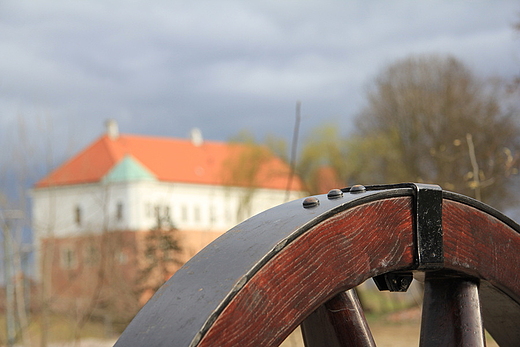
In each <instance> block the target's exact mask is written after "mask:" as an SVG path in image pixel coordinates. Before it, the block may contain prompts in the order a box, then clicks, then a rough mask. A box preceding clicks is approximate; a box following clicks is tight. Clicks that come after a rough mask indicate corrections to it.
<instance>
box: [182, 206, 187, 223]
mask: <svg viewBox="0 0 520 347" xmlns="http://www.w3.org/2000/svg"><path fill="white" fill-rule="evenodd" d="M181 219H182V221H183V222H187V221H188V208H187V207H186V205H182V207H181Z"/></svg>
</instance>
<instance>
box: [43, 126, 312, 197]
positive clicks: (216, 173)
mask: <svg viewBox="0 0 520 347" xmlns="http://www.w3.org/2000/svg"><path fill="white" fill-rule="evenodd" d="M127 155H130V156H132V157H133V158H135V159H137V160H138V161H139V162H140V163H141V164H142V165H144V166H145V167H146V168H147V169H148V170H150V171H151V172H152V173H153V174H154V175H155V177H156V178H157V179H158V180H159V181H166V182H184V183H196V184H209V185H235V186H247V185H248V184H251V181H254V182H255V183H254V185H255V186H257V187H261V188H271V189H285V188H286V185H287V179H288V174H289V167H288V166H287V164H285V163H284V162H283V161H282V160H281V159H279V158H277V157H275V156H274V155H272V154H271V153H269V151H268V150H267V149H265V148H258V147H256V149H252V147H251V146H246V145H239V144H228V143H221V142H212V141H204V142H203V143H202V145H200V146H195V145H194V144H193V143H192V142H191V141H189V140H185V139H172V138H159V137H147V136H137V135H121V136H119V137H118V138H116V139H111V138H110V137H108V136H107V135H103V136H101V137H100V138H99V139H97V140H96V141H95V142H94V143H92V144H91V145H90V146H88V147H87V148H86V149H84V150H83V151H81V152H80V153H79V154H77V155H76V156H75V157H73V158H72V159H70V160H68V161H67V162H65V163H64V164H63V165H61V166H60V167H58V168H57V169H55V170H54V171H52V172H51V173H50V174H49V175H47V176H46V177H44V178H43V179H41V180H40V181H39V182H37V183H36V188H43V187H49V186H61V185H74V184H83V183H94V182H99V181H101V180H102V179H103V177H104V176H105V175H106V174H107V173H108V172H109V171H110V170H111V169H112V168H113V167H114V165H116V164H117V163H118V162H119V161H120V160H122V159H123V158H124V157H125V156H127ZM251 158H255V159H254V160H251ZM244 160H245V161H246V162H251V161H253V162H257V167H254V166H253V167H252V166H251V165H249V166H247V165H246V164H245V163H244ZM242 165H243V166H244V167H245V168H246V169H245V170H244V172H239V174H238V175H237V171H240V169H238V168H239V167H240V166H242ZM247 168H249V169H250V170H251V169H252V172H254V173H255V179H254V180H251V179H250V178H247ZM302 187H303V185H302V183H301V181H300V180H299V179H298V178H295V179H293V181H292V186H291V189H292V190H302Z"/></svg>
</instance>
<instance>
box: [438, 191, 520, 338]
mask: <svg viewBox="0 0 520 347" xmlns="http://www.w3.org/2000/svg"><path fill="white" fill-rule="evenodd" d="M442 219H443V233H444V257H445V267H446V268H447V269H451V270H455V271H458V272H462V273H465V274H468V275H471V276H474V277H476V278H479V279H481V280H483V281H485V282H483V283H482V285H481V298H483V300H482V301H483V302H482V309H483V316H484V325H485V327H486V329H487V330H488V331H489V332H490V333H491V335H492V336H493V338H494V339H495V340H496V341H497V342H498V343H499V344H500V345H501V346H516V343H517V342H518V341H520V329H518V322H520V305H519V303H520V271H519V265H520V252H519V250H520V234H519V233H518V232H516V231H515V230H514V229H512V228H511V227H509V226H508V225H507V224H505V223H504V222H502V221H500V220H499V219H497V218H495V217H493V216H492V215H490V214H488V213H485V212H483V211H480V210H478V209H476V208H474V207H471V206H468V205H466V204H463V203H460V202H456V201H451V200H446V199H445V200H444V202H443V214H442Z"/></svg>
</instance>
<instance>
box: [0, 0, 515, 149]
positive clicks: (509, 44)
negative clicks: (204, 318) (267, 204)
mask: <svg viewBox="0 0 520 347" xmlns="http://www.w3.org/2000/svg"><path fill="white" fill-rule="evenodd" d="M519 10H520V6H518V5H516V4H515V3H514V2H512V1H493V2H491V1H421V2H417V1H392V2H388V1H333V0H329V1H305V2H302V1H231V0H230V1H135V2H128V1H120V0H112V1H110V0H108V1H81V2H76V1H57V0H53V1H45V2H44V1H20V0H16V1H15V0H8V1H3V2H2V3H1V4H0V52H1V54H0V78H1V80H0V117H1V120H0V126H1V132H2V134H5V132H6V131H9V129H13V128H14V126H15V125H16V124H17V123H19V122H20V121H19V119H20V118H23V119H24V120H25V122H26V123H27V124H28V125H27V127H28V128H29V129H32V130H31V131H33V133H34V134H35V136H36V137H38V136H40V137H45V136H47V137H49V136H52V140H53V141H55V143H56V147H58V148H64V147H72V151H74V150H77V149H78V148H79V147H81V146H84V145H85V144H86V143H88V142H90V141H92V140H93V139H94V138H95V137H96V136H98V135H99V134H100V133H101V132H102V131H103V122H104V120H105V119H107V118H115V119H117V120H118V122H119V123H120V128H121V131H122V132H132V133H143V134H150V135H162V136H186V134H187V133H188V132H189V130H190V128H192V127H195V126H197V127H200V128H202V131H203V133H204V135H205V136H206V137H207V138H212V139H217V140H226V139H227V138H229V137H230V136H231V135H233V134H236V133H237V132H238V131H239V130H241V129H243V128H251V130H252V131H253V132H254V133H256V134H257V135H259V136H262V135H264V134H266V133H270V132H271V133H273V132H274V133H276V134H278V135H281V136H286V137H288V136H290V133H291V131H292V122H293V117H294V105H295V103H296V101H297V100H301V101H302V102H303V115H304V124H303V129H304V130H305V129H307V130H308V129H309V128H311V127H312V126H314V125H316V124H318V123H319V122H321V121H323V120H325V119H329V118H335V119H338V120H339V121H340V124H341V125H342V126H344V127H345V129H348V127H349V126H350V119H351V118H352V116H353V114H354V113H355V112H356V111H357V110H358V109H359V107H360V105H361V103H362V100H363V92H364V87H365V86H366V84H367V83H368V82H369V81H370V79H371V78H372V77H373V76H375V75H376V74H377V72H378V71H379V69H381V68H382V67H384V66H385V65H386V64H388V63H391V62H392V61H393V60H395V59H397V58H402V57H404V56H407V55H409V54H412V53H413V54H420V53H440V54H452V55H454V56H456V57H458V58H460V59H462V60H463V61H464V62H465V63H467V64H468V65H469V66H470V67H471V68H472V69H474V70H475V71H477V72H478V73H479V74H481V75H483V76H489V75H493V74H496V75H499V76H502V77H504V78H510V77H511V75H513V74H514V73H516V72H517V71H518V66H519V65H520V62H519V59H520V58H519V56H517V54H518V51H517V50H515V47H517V46H518V41H516V42H515V41H514V34H513V30H512V27H511V25H512V24H513V23H514V22H515V21H516V20H517V19H518V15H517V13H518V11H519ZM17 119H18V120H17ZM42 122H43V123H45V122H47V123H52V125H48V124H47V125H45V126H44V127H43V128H45V127H46V128H47V129H49V128H51V129H53V130H52V132H53V133H52V134H51V135H50V134H48V133H46V132H45V131H38V129H43V128H42V127H38V126H36V124H37V123H42ZM5 138H7V137H5ZM4 141H5V140H4ZM46 141H47V140H46ZM47 142H48V141H47ZM67 144H71V145H70V146H69V145H67ZM69 150H70V148H69Z"/></svg>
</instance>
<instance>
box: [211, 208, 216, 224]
mask: <svg viewBox="0 0 520 347" xmlns="http://www.w3.org/2000/svg"><path fill="white" fill-rule="evenodd" d="M209 220H210V222H211V223H215V221H216V220H217V217H216V215H215V207H214V206H210V207H209Z"/></svg>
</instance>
